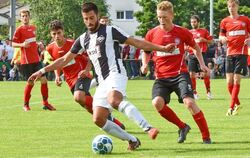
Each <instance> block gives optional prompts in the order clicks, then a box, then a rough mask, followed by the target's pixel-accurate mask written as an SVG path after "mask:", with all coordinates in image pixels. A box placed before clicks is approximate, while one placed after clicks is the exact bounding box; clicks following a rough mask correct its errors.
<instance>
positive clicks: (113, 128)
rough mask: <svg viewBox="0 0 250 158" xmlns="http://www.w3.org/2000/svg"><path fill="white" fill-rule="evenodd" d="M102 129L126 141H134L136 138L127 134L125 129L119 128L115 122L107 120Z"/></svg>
mask: <svg viewBox="0 0 250 158" xmlns="http://www.w3.org/2000/svg"><path fill="white" fill-rule="evenodd" d="M102 129H103V130H104V131H105V132H107V133H108V134H110V135H112V136H114V137H116V138H119V139H121V140H127V141H133V142H135V141H136V138H135V137H134V136H132V135H130V134H128V133H127V132H126V131H124V130H123V129H121V128H120V127H119V126H118V125H117V124H115V123H114V122H112V121H109V120H107V121H106V123H105V125H104V126H103V127H102Z"/></svg>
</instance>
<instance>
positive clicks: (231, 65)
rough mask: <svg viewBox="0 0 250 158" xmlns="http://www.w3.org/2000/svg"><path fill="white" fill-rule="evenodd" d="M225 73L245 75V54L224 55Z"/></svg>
mask: <svg viewBox="0 0 250 158" xmlns="http://www.w3.org/2000/svg"><path fill="white" fill-rule="evenodd" d="M226 73H235V74H240V75H243V76H246V74H247V55H242V54H239V55H230V56H227V57H226Z"/></svg>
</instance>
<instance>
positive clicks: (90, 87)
mask: <svg viewBox="0 0 250 158" xmlns="http://www.w3.org/2000/svg"><path fill="white" fill-rule="evenodd" d="M97 86H98V83H97V81H96V78H93V79H92V80H91V83H90V86H89V89H92V88H95V87H97Z"/></svg>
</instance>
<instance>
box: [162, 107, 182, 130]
mask: <svg viewBox="0 0 250 158" xmlns="http://www.w3.org/2000/svg"><path fill="white" fill-rule="evenodd" d="M158 112H159V113H160V115H161V116H162V117H163V118H165V119H166V120H168V121H169V122H172V123H173V124H175V125H176V126H178V127H179V128H184V127H185V126H186V125H185V123H184V122H182V121H181V120H180V119H179V117H178V116H177V115H176V114H175V112H174V111H173V110H172V109H170V108H169V107H168V106H167V105H165V106H163V108H162V109H161V110H160V111H158Z"/></svg>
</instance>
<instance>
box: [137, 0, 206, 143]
mask: <svg viewBox="0 0 250 158" xmlns="http://www.w3.org/2000/svg"><path fill="white" fill-rule="evenodd" d="M157 18H158V21H159V23H160V25H159V26H156V27H155V28H153V29H151V30H149V31H148V32H147V34H146V37H145V40H147V41H149V42H152V43H155V44H160V45H166V46H172V50H171V51H169V52H167V53H165V52H161V51H153V52H152V55H153V58H152V59H153V61H154V65H155V76H156V80H155V83H154V85H153V88H152V98H153V100H152V104H153V105H154V106H155V108H156V110H157V111H158V113H159V114H160V115H161V116H162V117H163V118H165V119H166V120H168V121H169V122H171V123H173V124H175V125H176V126H177V127H179V131H178V134H179V138H178V143H183V142H184V141H185V139H186V136H187V134H188V132H189V130H190V129H191V128H190V127H189V125H187V124H186V123H184V122H183V121H181V120H180V119H179V118H178V116H177V115H176V113H175V112H174V111H173V110H172V109H171V108H170V107H169V106H168V104H169V102H170V95H171V93H172V92H175V93H176V94H177V96H178V98H179V102H180V103H184V105H185V106H186V107H187V109H188V110H189V111H190V112H191V114H192V116H193V119H194V120H195V122H196V124H197V125H198V127H199V129H200V132H201V135H202V140H203V143H204V144H211V139H210V133H209V129H208V126H207V122H206V119H205V116H204V114H203V112H202V111H201V110H200V108H199V107H198V106H197V105H196V103H195V100H194V96H193V91H192V86H191V80H190V77H189V74H188V71H187V66H186V64H185V59H184V58H185V57H184V56H185V50H184V45H188V46H190V47H192V48H193V49H195V52H194V53H195V55H196V57H197V59H198V61H199V63H200V67H201V70H203V71H204V72H207V73H209V69H208V67H206V66H205V64H204V61H203V58H202V54H201V50H200V47H199V46H198V45H197V44H196V43H195V41H194V39H193V36H192V34H191V33H190V32H189V31H188V30H187V29H185V28H183V27H180V26H177V25H175V24H173V23H172V20H173V18H174V10H173V5H172V3H171V2H169V1H162V2H161V3H159V4H158V5H157ZM150 55H151V54H150V52H145V53H143V58H142V67H141V71H142V73H144V74H146V73H147V71H148V70H147V64H148V62H149V60H150Z"/></svg>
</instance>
